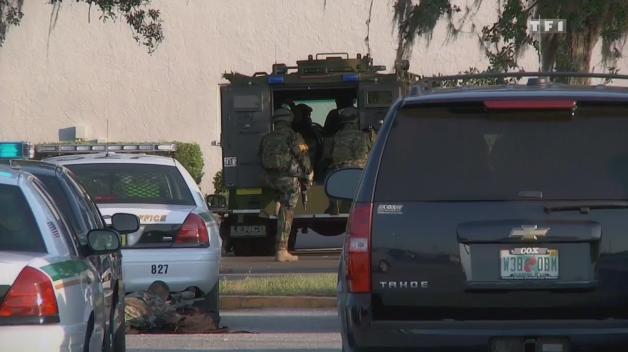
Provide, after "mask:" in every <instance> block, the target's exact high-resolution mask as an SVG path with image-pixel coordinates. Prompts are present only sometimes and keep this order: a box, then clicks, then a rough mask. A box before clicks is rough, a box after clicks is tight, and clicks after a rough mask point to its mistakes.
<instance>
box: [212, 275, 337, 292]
mask: <svg viewBox="0 0 628 352" xmlns="http://www.w3.org/2000/svg"><path fill="white" fill-rule="evenodd" d="M337 277H338V275H337V274H315V275H311V274H308V275H299V274H287V275H281V276H270V277H259V276H247V277H245V278H244V279H240V278H238V279H228V278H223V279H221V280H220V294H221V295H240V296H318V297H335V296H336V280H337Z"/></svg>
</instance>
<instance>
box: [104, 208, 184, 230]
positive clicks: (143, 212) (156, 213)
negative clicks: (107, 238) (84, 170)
mask: <svg viewBox="0 0 628 352" xmlns="http://www.w3.org/2000/svg"><path fill="white" fill-rule="evenodd" d="M98 208H99V209H100V212H101V213H102V215H103V217H104V218H105V221H106V222H107V223H108V224H109V223H111V216H112V215H113V214H116V213H130V214H135V215H137V217H139V218H140V224H142V225H147V224H183V223H184V222H185V218H187V216H188V215H189V214H190V212H191V211H192V210H194V208H195V206H193V205H170V204H115V203H112V204H105V203H101V204H98Z"/></svg>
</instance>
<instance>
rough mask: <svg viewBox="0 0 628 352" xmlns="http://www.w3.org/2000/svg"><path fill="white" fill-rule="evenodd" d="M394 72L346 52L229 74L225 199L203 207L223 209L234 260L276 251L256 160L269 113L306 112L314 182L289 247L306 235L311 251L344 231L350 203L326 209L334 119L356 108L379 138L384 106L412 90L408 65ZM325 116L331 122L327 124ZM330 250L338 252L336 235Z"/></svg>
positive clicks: (224, 98)
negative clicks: (328, 153)
mask: <svg viewBox="0 0 628 352" xmlns="http://www.w3.org/2000/svg"><path fill="white" fill-rule="evenodd" d="M395 66H396V67H395V71H396V73H383V71H386V67H385V66H377V65H373V59H372V58H371V57H370V56H369V55H365V56H362V55H360V54H358V55H357V56H355V57H349V54H347V53H326V54H316V55H309V56H308V58H307V59H306V60H300V61H297V65H296V66H287V65H286V64H274V65H273V66H272V72H270V73H266V72H255V73H254V74H252V75H250V76H249V75H244V74H240V73H226V74H225V75H224V77H225V78H226V79H227V80H228V81H229V83H228V84H224V85H222V86H221V87H220V93H221V106H222V135H221V146H222V152H223V175H224V183H225V186H226V188H227V189H228V201H227V199H226V198H225V197H221V196H216V195H212V196H209V197H208V202H209V203H211V204H212V205H213V208H214V210H215V211H216V212H218V211H219V210H221V209H219V208H222V211H223V214H224V221H223V223H222V228H221V231H222V236H223V238H224V239H225V242H226V243H227V244H228V245H229V246H230V247H231V246H232V247H233V250H234V252H235V254H236V255H263V254H268V253H270V252H271V251H272V250H273V248H274V243H275V233H276V222H277V218H276V216H275V201H274V198H273V192H272V191H271V190H270V189H269V188H268V187H267V185H266V184H265V182H264V170H263V168H262V163H261V160H260V156H259V153H258V151H259V145H260V141H261V139H262V137H263V136H264V135H265V134H266V133H268V132H270V131H271V129H272V123H271V118H272V115H273V112H274V111H275V110H276V109H278V108H281V107H288V108H290V109H291V110H292V111H293V112H295V120H296V119H299V116H298V112H297V111H303V110H301V108H304V109H305V110H306V111H307V112H309V113H310V114H311V123H309V121H308V122H306V124H307V126H306V128H307V130H308V131H306V132H304V131H300V130H299V128H298V127H295V130H297V132H300V133H301V134H303V135H304V138H305V139H306V141H307V142H308V144H309V147H310V150H309V154H310V158H311V161H312V165H313V167H314V171H315V175H314V178H315V181H314V184H313V186H312V187H311V188H310V190H309V192H308V194H307V201H306V202H307V204H306V206H305V207H304V204H303V198H301V200H300V201H299V204H298V205H297V207H296V209H295V219H294V223H293V227H292V234H291V237H290V238H291V241H290V243H291V247H294V245H295V243H298V240H299V239H302V238H306V237H308V240H309V242H310V244H311V245H312V242H314V243H313V247H309V248H316V247H318V248H321V247H325V246H326V244H329V243H330V241H329V239H331V237H329V236H337V235H341V234H343V233H344V230H345V227H346V220H347V212H348V210H349V203H346V204H341V206H340V207H339V208H338V210H339V211H329V209H328V208H329V200H328V198H327V196H326V195H325V192H324V190H323V183H324V180H325V176H326V175H327V173H328V172H329V171H330V170H329V165H328V164H327V163H326V162H325V160H324V159H325V158H324V157H323V156H324V154H325V145H326V143H327V142H328V141H329V140H330V139H331V138H333V132H334V126H333V125H334V123H333V122H334V121H330V120H331V119H333V115H334V114H336V116H337V110H338V109H341V108H344V107H348V106H354V107H357V108H358V109H359V111H360V127H361V128H362V129H363V130H365V131H366V132H368V133H372V134H376V133H377V130H378V129H379V127H380V126H381V124H382V123H383V120H384V116H385V114H386V111H387V110H388V108H389V106H390V105H391V104H392V103H393V102H394V101H395V100H396V99H397V98H398V97H399V96H401V95H404V94H405V93H406V91H407V90H408V89H409V86H410V83H411V82H410V81H412V80H413V75H411V74H410V73H408V71H407V70H408V62H407V61H402V62H399V63H397V64H395ZM330 116H332V118H331V119H330ZM331 243H336V244H335V246H337V247H340V246H341V244H342V238H340V237H338V238H337V240H336V241H331Z"/></svg>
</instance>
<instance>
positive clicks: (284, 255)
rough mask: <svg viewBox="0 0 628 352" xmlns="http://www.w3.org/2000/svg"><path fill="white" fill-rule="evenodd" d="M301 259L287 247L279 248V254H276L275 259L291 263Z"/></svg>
mask: <svg viewBox="0 0 628 352" xmlns="http://www.w3.org/2000/svg"><path fill="white" fill-rule="evenodd" d="M298 260H299V257H298V256H296V255H292V254H290V252H288V250H287V249H285V248H284V249H278V250H277V254H276V255H275V261H278V262H280V263H290V262H296V261H298Z"/></svg>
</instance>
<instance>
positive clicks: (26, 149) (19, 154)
mask: <svg viewBox="0 0 628 352" xmlns="http://www.w3.org/2000/svg"><path fill="white" fill-rule="evenodd" d="M33 156H34V151H33V148H32V145H31V144H30V143H27V142H0V159H3V160H16V159H30V158H32V157H33Z"/></svg>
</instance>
